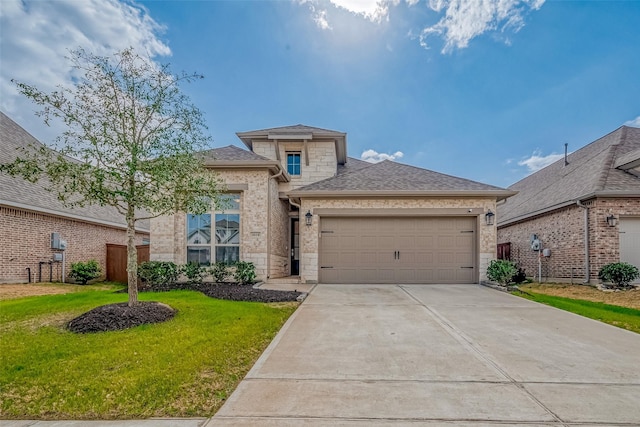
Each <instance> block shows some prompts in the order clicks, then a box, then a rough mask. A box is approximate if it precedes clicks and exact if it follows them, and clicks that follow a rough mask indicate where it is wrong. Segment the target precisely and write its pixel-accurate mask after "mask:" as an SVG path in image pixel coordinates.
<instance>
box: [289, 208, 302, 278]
mask: <svg viewBox="0 0 640 427" xmlns="http://www.w3.org/2000/svg"><path fill="white" fill-rule="evenodd" d="M299 224H300V221H298V218H292V219H291V275H292V276H297V275H299V274H300V228H299Z"/></svg>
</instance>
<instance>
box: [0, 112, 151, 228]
mask: <svg viewBox="0 0 640 427" xmlns="http://www.w3.org/2000/svg"><path fill="white" fill-rule="evenodd" d="M29 145H32V146H34V147H41V146H42V143H40V142H39V141H38V140H37V139H35V138H34V137H33V136H31V134H29V133H28V132H27V131H26V130H24V129H23V128H22V127H20V125H18V124H17V123H16V122H14V121H13V120H11V119H10V118H9V117H8V116H7V115H5V114H4V113H2V112H0V164H2V163H11V162H12V161H14V160H15V159H16V157H18V156H19V155H20V154H21V151H19V150H20V149H21V148H27V147H29ZM49 185H50V183H49V181H48V180H46V179H41V180H40V181H38V182H36V183H30V182H28V181H25V180H24V179H22V178H19V177H12V176H10V175H8V174H5V173H0V189H2V191H0V205H4V206H9V207H14V208H18V209H27V210H32V211H37V212H43V213H47V214H50V215H56V216H62V217H67V218H72V219H78V220H81V221H87V222H93V223H97V224H103V225H108V226H112V227H118V228H125V227H126V224H127V223H126V221H125V219H124V217H123V216H122V215H121V214H120V213H119V212H118V211H117V210H116V209H115V208H113V207H111V206H99V205H90V206H85V207H74V208H68V207H65V206H64V205H63V204H62V202H61V201H60V200H58V198H57V197H56V195H55V194H54V193H52V192H49V191H47V190H46V189H45V188H46V187H48V186H49ZM136 228H137V229H138V230H140V231H147V232H148V231H149V221H138V223H137V224H136Z"/></svg>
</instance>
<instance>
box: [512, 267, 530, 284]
mask: <svg viewBox="0 0 640 427" xmlns="http://www.w3.org/2000/svg"><path fill="white" fill-rule="evenodd" d="M516 268H517V269H518V271H517V272H516V274H514V275H513V277H512V278H511V282H512V283H515V284H516V285H519V284H520V283H524V282H526V281H527V275H526V273H525V272H524V268H522V267H516Z"/></svg>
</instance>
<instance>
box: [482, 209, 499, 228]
mask: <svg viewBox="0 0 640 427" xmlns="http://www.w3.org/2000/svg"><path fill="white" fill-rule="evenodd" d="M495 216H496V214H494V213H493V212H491V209H489V212H487V213H486V214H484V220H485V221H486V222H487V225H493V219H494V218H495Z"/></svg>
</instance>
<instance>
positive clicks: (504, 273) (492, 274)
mask: <svg viewBox="0 0 640 427" xmlns="http://www.w3.org/2000/svg"><path fill="white" fill-rule="evenodd" d="M517 272H518V271H517V270H516V266H515V264H514V263H512V262H511V261H506V260H503V259H494V260H493V261H491V262H490V263H489V267H488V268H487V277H488V278H489V280H493V281H494V282H498V283H500V284H502V285H507V284H508V283H509V281H510V280H511V278H512V277H513V276H514V275H515V274H516V273H517Z"/></svg>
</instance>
